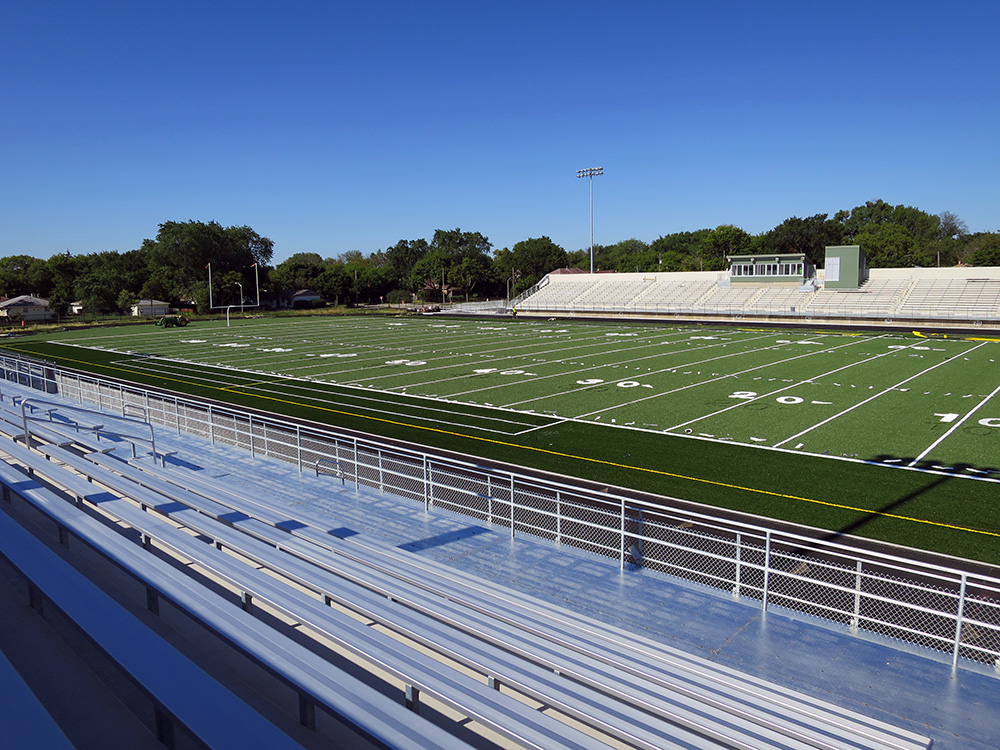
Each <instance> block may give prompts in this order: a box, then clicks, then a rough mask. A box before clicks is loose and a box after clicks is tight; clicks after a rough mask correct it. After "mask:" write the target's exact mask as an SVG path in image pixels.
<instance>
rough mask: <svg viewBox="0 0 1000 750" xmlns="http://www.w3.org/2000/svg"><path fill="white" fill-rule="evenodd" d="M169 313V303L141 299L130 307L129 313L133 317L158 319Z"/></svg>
mask: <svg viewBox="0 0 1000 750" xmlns="http://www.w3.org/2000/svg"><path fill="white" fill-rule="evenodd" d="M168 312H170V303H169V302H163V301H162V300H158V299H141V300H139V301H137V302H136V303H135V304H133V305H132V308H131V313H132V315H133V316H134V317H137V318H138V317H141V316H147V317H154V318H155V317H158V316H160V315H166V314H167V313H168Z"/></svg>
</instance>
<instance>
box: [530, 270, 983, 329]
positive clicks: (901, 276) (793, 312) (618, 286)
mask: <svg viewBox="0 0 1000 750" xmlns="http://www.w3.org/2000/svg"><path fill="white" fill-rule="evenodd" d="M724 277H725V274H720V273H719V272H690V273H652V274H644V273H621V274H613V273H612V274H597V275H591V274H552V275H550V276H549V277H547V279H548V281H547V282H546V283H544V284H542V285H540V287H539V289H538V291H536V292H534V293H533V294H531V295H529V296H528V297H526V298H524V299H522V300H520V301H519V302H518V304H517V307H518V309H519V310H522V311H524V312H527V313H540V314H545V313H569V314H586V313H595V314H600V313H602V312H607V313H625V314H651V315H655V314H658V313H659V314H671V313H674V314H676V313H689V314H692V315H696V316H697V315H707V316H723V317H727V316H736V315H739V316H742V315H763V316H779V317H781V316H784V317H788V318H792V319H795V318H802V317H808V318H813V319H815V318H823V317H829V318H831V319H844V318H857V319H873V320H880V321H883V320H886V319H899V320H900V321H903V322H902V324H903V325H906V324H907V321H913V320H930V321H933V320H940V321H949V322H954V321H969V322H976V323H977V324H978V323H980V322H982V321H993V322H997V323H1000V268H965V267H960V268H891V269H871V271H870V275H869V279H868V280H867V281H866V282H865V283H864V284H862V285H861V287H860V288H859V289H857V290H838V289H826V288H825V287H824V286H823V284H822V282H823V280H824V272H823V271H822V270H821V271H819V272H818V273H817V286H816V288H815V289H814V290H811V291H810V290H806V291H802V290H801V289H800V286H799V285H787V284H786V285H777V286H776V285H769V284H757V283H746V284H740V283H736V284H729V283H724V282H725V281H726V279H725V278H724Z"/></svg>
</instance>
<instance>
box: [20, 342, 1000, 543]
mask: <svg viewBox="0 0 1000 750" xmlns="http://www.w3.org/2000/svg"><path fill="white" fill-rule="evenodd" d="M2 348H9V349H15V348H14V347H11V346H4V347H2ZM15 351H17V350H16V349H15ZM54 356H55V359H62V360H65V361H67V362H75V363H77V364H83V365H90V366H92V367H103V368H105V369H108V370H117V371H120V372H128V373H132V374H135V375H143V376H146V377H149V376H150V373H149V372H148V371H144V370H132V369H129V368H126V367H117V366H114V365H101V364H95V363H93V362H86V361H84V360H79V359H72V358H70V357H60V356H58V355H54ZM154 377H157V378H162V379H163V380H170V381H173V382H175V383H183V384H185V385H190V386H194V387H197V388H207V389H210V390H217V391H225V392H227V393H233V394H236V395H240V396H253V397H254V398H259V399H267V400H268V401H276V402H278V403H282V404H288V405H289V406H298V407H302V408H306V409H315V410H317V411H325V412H329V413H331V414H341V415H343V416H348V417H356V418H359V419H368V420H371V421H375V422H382V423H384V424H391V425H395V426H397V427H409V428H411V429H416V430H426V431H428V432H436V433H440V434H442V435H451V436H454V437H460V438H464V439H466V440H478V441H480V442H483V443H491V444H493V445H502V446H504V447H507V448H518V449H521V450H526V451H534V452H536V453H545V454H547V455H551V456H559V457H560V458H571V459H575V460H577V461H585V462H589V463H595V464H601V465H604V466H614V467H616V468H619V469H628V470H630V471H639V472H645V473H647V474H658V475H660V476H665V477H671V478H674V479H683V480H686V481H690V482H700V483H702V484H709V485H712V486H715V487H725V488H726V489H730V490H739V491H741V492H755V493H757V494H760V495H768V496H770V497H779V498H782V499H785V500H797V501H799V502H803V503H812V504H814V505H823V506H825V507H828V508H837V509H838V510H848V511H853V512H855V513H865V514H868V515H872V516H881V517H883V518H893V519H896V520H897V521H910V522H912V523H921V524H926V525H928V526H938V527H940V528H945V529H952V530H954V531H967V532H969V533H971V534H982V535H984V536H992V537H998V538H1000V532H998V531H986V530H984V529H972V528H969V527H967V526H956V525H954V524H950V523H942V522H941V521H930V520H927V519H924V518H913V517H912V516H901V515H898V514H896V513H885V512H883V511H879V510H871V509H869V508H857V507H854V506H852V505H843V504H841V503H832V502H829V501H827V500H816V499H815V498H810V497H800V496H798V495H786V494H784V493H781V492H772V491H771V490H761V489H755V488H753V487H743V486H741V485H738V484H727V483H726V482H719V481H717V480H715V479H703V478H701V477H689V476H687V475H685V474H674V473H672V472H669V471H661V470H660V469H648V468H645V467H643V466H631V465H629V464H620V463H616V462H614V461H606V460H604V459H600V458H589V457H587V456H576V455H573V454H572V453H561V452H559V451H551V450H548V449H547V448H536V447H534V446H530V445H518V444H517V443H508V442H505V441H503V440H496V439H495V438H486V437H479V436H477V435H466V434H463V433H461V432H452V431H450V430H442V429H441V428H439V427H424V426H422V425H415V424H409V423H408V422H397V421H395V420H392V419H385V418H384V417H372V416H368V415H365V414H355V413H354V412H349V411H342V410H340V409H331V408H330V407H327V406H313V405H311V404H303V403H301V402H300V401H289V400H287V399H282V398H277V397H276V396H263V395H261V394H258V393H243V392H241V391H239V390H236V389H235V388H225V387H222V386H213V385H204V384H202V383H192V382H191V381H188V380H182V379H180V378H172V377H167V376H164V375H155V376H154ZM264 382H267V381H264Z"/></svg>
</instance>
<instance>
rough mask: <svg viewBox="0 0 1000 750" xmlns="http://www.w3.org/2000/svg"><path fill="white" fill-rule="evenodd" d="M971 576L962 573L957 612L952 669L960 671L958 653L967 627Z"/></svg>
mask: <svg viewBox="0 0 1000 750" xmlns="http://www.w3.org/2000/svg"><path fill="white" fill-rule="evenodd" d="M968 580H969V576H968V574H967V573H962V585H961V587H960V588H959V590H958V607H957V609H956V612H955V648H954V649H953V651H952V655H951V668H952V669H953V670H954V669H958V652H959V651H960V647H961V645H962V629H963V627H964V626H965V590H966V585H967V584H968Z"/></svg>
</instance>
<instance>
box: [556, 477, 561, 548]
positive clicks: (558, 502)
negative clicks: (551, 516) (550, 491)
mask: <svg viewBox="0 0 1000 750" xmlns="http://www.w3.org/2000/svg"><path fill="white" fill-rule="evenodd" d="M556 544H562V493H561V492H560V491H559V490H556Z"/></svg>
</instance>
